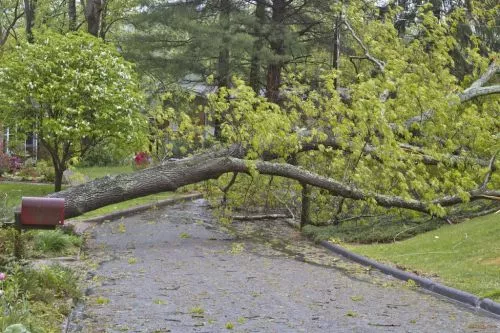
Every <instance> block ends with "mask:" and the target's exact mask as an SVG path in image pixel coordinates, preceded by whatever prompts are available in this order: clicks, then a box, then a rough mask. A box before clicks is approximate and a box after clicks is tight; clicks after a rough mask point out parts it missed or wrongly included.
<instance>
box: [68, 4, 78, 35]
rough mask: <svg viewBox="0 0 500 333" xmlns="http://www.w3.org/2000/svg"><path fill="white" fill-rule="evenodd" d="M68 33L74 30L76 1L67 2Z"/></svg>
mask: <svg viewBox="0 0 500 333" xmlns="http://www.w3.org/2000/svg"><path fill="white" fill-rule="evenodd" d="M68 21H69V22H68V23H69V31H75V30H76V0H68Z"/></svg>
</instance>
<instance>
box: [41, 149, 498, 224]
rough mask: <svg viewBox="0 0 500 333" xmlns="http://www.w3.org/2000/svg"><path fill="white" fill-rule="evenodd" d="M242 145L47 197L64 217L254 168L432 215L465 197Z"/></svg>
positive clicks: (484, 193) (474, 194)
mask: <svg viewBox="0 0 500 333" xmlns="http://www.w3.org/2000/svg"><path fill="white" fill-rule="evenodd" d="M244 155H245V150H244V149H243V148H242V147H241V146H238V145H233V146H231V147H229V148H226V149H221V150H218V151H214V152H209V153H204V154H199V155H195V156H193V157H189V158H185V159H182V160H178V161H169V162H166V163H164V164H162V165H159V166H156V167H152V168H148V169H145V170H141V171H137V172H135V173H133V174H124V175H119V176H114V177H109V176H108V177H104V178H100V179H96V180H94V181H91V182H88V183H85V184H82V185H80V186H75V187H72V188H69V189H67V190H64V191H61V192H58V193H54V194H52V195H50V197H56V198H64V199H65V200H66V202H65V217H66V218H70V217H74V216H78V215H81V214H83V213H85V212H88V211H91V210H94V209H97V208H100V207H103V206H106V205H110V204H113V203H117V202H121V201H125V200H130V199H133V198H137V197H141V196H145V195H149V194H154V193H159V192H164V191H174V190H176V189H178V188H179V187H182V186H185V185H189V184H194V183H198V182H201V181H204V180H209V179H216V178H218V177H220V176H221V175H223V174H225V173H229V172H242V173H251V172H252V171H253V170H257V171H258V172H259V173H261V174H264V175H274V176H280V177H285V178H289V179H293V180H296V181H298V182H301V183H303V184H307V185H310V186H314V187H318V188H322V189H326V190H328V191H329V192H330V193H331V194H332V195H337V196H342V197H345V198H349V199H353V200H368V199H370V200H374V201H375V202H376V203H377V204H378V205H380V206H382V207H387V208H392V207H395V208H405V209H410V210H414V211H419V212H424V213H427V214H431V211H430V209H429V205H430V204H434V205H441V206H443V207H445V206H452V205H455V204H458V203H462V202H464V201H463V199H462V198H461V197H459V196H446V197H443V198H440V199H436V200H433V201H432V202H423V201H419V200H414V199H405V198H401V197H397V196H388V195H383V194H378V193H372V192H369V191H365V190H362V189H359V188H356V187H354V186H351V185H346V184H343V183H342V182H339V181H337V180H335V179H331V178H327V177H323V176H320V175H317V174H314V173H312V172H309V171H306V170H303V169H301V168H299V167H296V166H293V165H289V164H281V163H271V162H264V161H248V160H244V159H242V158H243V156H244ZM469 195H470V200H477V199H485V198H487V197H495V198H498V197H500V190H473V191H470V192H469Z"/></svg>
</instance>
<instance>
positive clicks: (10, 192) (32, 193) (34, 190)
mask: <svg viewBox="0 0 500 333" xmlns="http://www.w3.org/2000/svg"><path fill="white" fill-rule="evenodd" d="M52 192H54V185H52V184H31V183H0V205H3V199H4V194H6V195H7V208H9V209H10V208H13V207H15V206H18V205H20V204H21V197H23V196H25V197H43V196H46V195H47V194H49V193H52Z"/></svg>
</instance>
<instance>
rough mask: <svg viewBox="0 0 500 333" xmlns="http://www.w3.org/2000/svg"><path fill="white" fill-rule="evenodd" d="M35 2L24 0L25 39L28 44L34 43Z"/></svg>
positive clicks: (34, 0)
mask: <svg viewBox="0 0 500 333" xmlns="http://www.w3.org/2000/svg"><path fill="white" fill-rule="evenodd" d="M35 10H36V0H24V20H25V28H26V39H27V40H28V43H34V42H35V37H34V36H33V26H34V25H35Z"/></svg>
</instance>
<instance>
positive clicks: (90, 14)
mask: <svg viewBox="0 0 500 333" xmlns="http://www.w3.org/2000/svg"><path fill="white" fill-rule="evenodd" d="M104 1H105V0H88V2H87V6H86V8H85V19H86V20H87V31H88V33H89V34H91V35H94V36H96V37H98V36H99V29H100V28H101V14H102V8H103V6H104Z"/></svg>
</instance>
